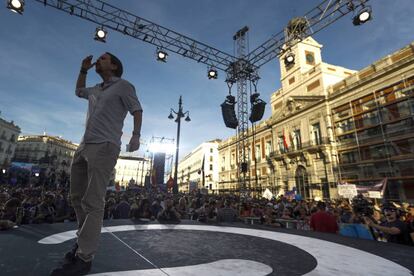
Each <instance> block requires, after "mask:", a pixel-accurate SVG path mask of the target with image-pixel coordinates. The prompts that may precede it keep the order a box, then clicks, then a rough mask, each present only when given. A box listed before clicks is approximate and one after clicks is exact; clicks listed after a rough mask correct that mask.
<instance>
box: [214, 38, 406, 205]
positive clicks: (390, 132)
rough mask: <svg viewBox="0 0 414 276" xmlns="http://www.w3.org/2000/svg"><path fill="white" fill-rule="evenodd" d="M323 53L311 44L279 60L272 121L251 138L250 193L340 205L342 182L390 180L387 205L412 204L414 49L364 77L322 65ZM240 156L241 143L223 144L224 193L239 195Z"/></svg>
mask: <svg viewBox="0 0 414 276" xmlns="http://www.w3.org/2000/svg"><path fill="white" fill-rule="evenodd" d="M321 49H322V45H320V44H319V43H317V42H316V41H315V40H314V39H313V38H311V37H308V38H306V39H305V40H303V41H301V42H299V43H297V44H296V45H294V46H293V47H292V48H291V49H290V50H288V51H285V52H284V53H283V54H282V55H281V56H280V57H279V60H280V68H281V84H282V87H281V88H280V89H279V90H277V91H276V92H275V93H273V94H272V96H271V99H270V105H271V109H272V115H271V117H270V118H267V119H265V120H263V121H262V122H260V123H259V124H257V125H256V126H254V127H251V128H249V130H248V138H247V141H246V143H245V144H246V145H247V148H246V152H247V153H248V160H249V161H248V173H247V175H246V177H247V180H246V186H247V188H249V189H250V190H251V191H252V192H253V194H255V195H259V194H260V193H261V192H263V191H264V189H265V188H269V189H270V190H271V191H272V192H273V193H274V194H279V193H283V192H286V191H288V190H292V189H294V188H295V189H296V191H297V193H299V194H301V196H302V197H303V198H305V199H311V198H335V197H337V196H338V195H337V189H336V186H337V183H338V182H340V181H346V182H349V183H355V184H358V185H370V184H373V183H378V182H379V181H381V180H383V179H384V177H387V179H388V183H389V186H388V189H387V196H388V197H389V198H393V199H400V200H414V194H413V192H412V191H413V190H412V189H413V188H412V187H413V186H414V185H413V179H412V178H413V174H414V165H413V164H414V163H413V162H412V161H413V159H412V157H413V156H412V154H413V142H412V135H411V134H410V133H412V127H413V126H412V121H413V104H412V90H413V89H412V88H413V81H412V80H413V76H414V66H413V49H414V47H413V44H411V45H408V46H407V47H405V48H403V49H401V50H399V51H397V52H395V53H393V54H391V55H389V56H387V57H385V58H383V59H381V60H379V61H377V62H375V63H374V64H372V65H370V66H368V67H367V68H364V69H362V70H360V71H358V72H357V71H353V70H349V69H346V68H343V67H340V66H335V65H331V64H328V63H325V62H323V61H322V55H321ZM287 55H293V56H294V61H293V62H290V63H289V62H287V61H286V62H285V57H286V56H287ZM253 130H254V131H253ZM237 154H238V148H237V137H230V138H228V139H226V140H224V141H223V142H222V143H220V145H219V161H220V165H219V166H220V181H219V190H220V191H223V192H230V191H238V190H239V189H240V183H241V174H240V173H239V171H240V170H239V168H238V166H237V160H238V158H237Z"/></svg>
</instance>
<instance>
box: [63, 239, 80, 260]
mask: <svg viewBox="0 0 414 276" xmlns="http://www.w3.org/2000/svg"><path fill="white" fill-rule="evenodd" d="M76 250H78V243H75V245H74V246H73V247H72V250H71V251H69V252H67V253H66V254H65V264H67V263H72V262H74V261H75V256H76Z"/></svg>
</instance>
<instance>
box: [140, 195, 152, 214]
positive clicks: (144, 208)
mask: <svg viewBox="0 0 414 276" xmlns="http://www.w3.org/2000/svg"><path fill="white" fill-rule="evenodd" d="M138 211H139V217H140V218H144V219H151V218H152V217H153V215H152V212H151V206H150V202H149V200H148V199H147V198H143V199H142V200H141V202H140V206H139V209H138Z"/></svg>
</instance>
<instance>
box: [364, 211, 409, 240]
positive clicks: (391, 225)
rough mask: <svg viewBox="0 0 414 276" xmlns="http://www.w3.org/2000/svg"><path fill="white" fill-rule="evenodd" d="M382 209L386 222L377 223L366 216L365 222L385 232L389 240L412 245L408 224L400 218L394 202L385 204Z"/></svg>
mask: <svg viewBox="0 0 414 276" xmlns="http://www.w3.org/2000/svg"><path fill="white" fill-rule="evenodd" d="M382 210H383V213H384V216H385V218H386V221H385V222H383V223H381V224H377V223H375V222H374V221H373V220H372V219H371V218H369V217H366V216H364V220H365V223H366V224H367V225H368V226H370V227H372V228H374V229H377V230H379V231H381V232H382V233H384V235H385V237H386V239H387V241H388V242H393V243H399V244H405V245H412V241H411V240H410V237H409V232H408V229H407V225H406V224H405V223H404V222H402V221H401V220H400V218H399V212H398V210H397V208H395V206H393V205H392V204H384V206H383V208H382Z"/></svg>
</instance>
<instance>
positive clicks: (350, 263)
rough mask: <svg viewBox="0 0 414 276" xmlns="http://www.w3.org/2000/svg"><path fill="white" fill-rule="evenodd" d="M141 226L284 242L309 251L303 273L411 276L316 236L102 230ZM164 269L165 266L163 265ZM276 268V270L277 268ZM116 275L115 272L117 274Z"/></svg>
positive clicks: (51, 239)
mask: <svg viewBox="0 0 414 276" xmlns="http://www.w3.org/2000/svg"><path fill="white" fill-rule="evenodd" d="M134 230H138V231H142V230H193V231H210V232H221V233H230V234H239V235H247V236H253V237H258V238H264V239H269V240H274V241H278V242H283V243H287V244H290V245H293V246H296V247H298V248H300V249H301V250H304V251H306V252H308V253H309V254H310V255H312V256H313V257H314V258H315V259H316V260H317V266H316V267H315V268H314V269H313V270H312V271H311V272H309V273H307V274H305V275H309V276H321V275H336V276H338V275H361V276H366V275H370V276H371V275H372V276H374V275H378V276H383V275H399V276H405V275H407V276H412V275H413V274H412V273H411V272H410V270H408V269H407V268H405V267H403V266H401V265H399V264H397V263H395V262H392V261H390V260H387V259H385V258H382V257H379V256H376V255H374V254H371V253H368V252H365V251H362V250H358V249H355V248H351V247H348V246H345V245H341V244H337V243H333V242H329V241H325V240H319V239H315V238H310V237H305V236H299V235H293V234H286V233H280V232H271V231H265V230H257V229H249V228H237V227H219V226H208V225H206V226H204V225H183V224H180V225H165V224H150V225H120V226H110V227H104V228H102V233H106V232H122V231H134ZM75 233H76V231H75V230H74V231H67V232H63V233H58V234H54V235H51V236H48V237H46V238H44V239H41V240H40V241H39V243H41V244H58V243H62V242H65V241H67V240H70V239H74V238H76V234H75ZM163 269H164V268H163ZM276 272H277V271H276ZM116 275H118V274H116Z"/></svg>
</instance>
